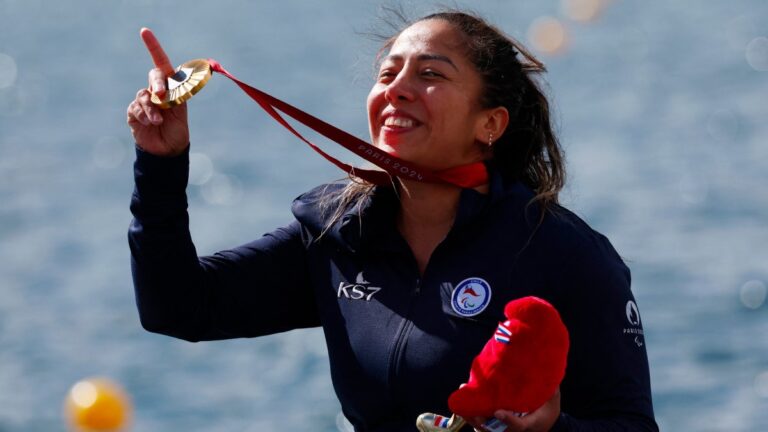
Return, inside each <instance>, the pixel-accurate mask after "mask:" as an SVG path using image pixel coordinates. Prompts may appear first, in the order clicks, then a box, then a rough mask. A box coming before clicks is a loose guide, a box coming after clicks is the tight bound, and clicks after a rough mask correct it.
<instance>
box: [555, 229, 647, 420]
mask: <svg viewBox="0 0 768 432" xmlns="http://www.w3.org/2000/svg"><path fill="white" fill-rule="evenodd" d="M591 240H592V241H590V242H588V243H589V244H588V245H586V246H584V245H582V247H579V248H578V250H577V251H575V253H574V254H573V255H572V256H571V258H570V259H569V261H570V262H568V263H566V264H565V268H564V272H563V273H562V275H563V280H561V281H559V282H558V285H560V287H561V288H560V289H562V290H564V293H563V294H564V295H563V296H562V297H561V298H562V299H563V304H561V305H558V309H559V310H560V312H561V315H562V318H563V321H564V323H565V325H566V327H567V328H568V332H569V334H570V341H571V343H570V351H569V354H568V366H567V369H566V375H565V379H564V380H563V382H562V384H561V396H562V397H561V409H562V414H561V415H560V417H559V419H558V420H557V422H556V423H555V426H554V427H553V428H552V430H553V431H558V432H560V431H584V432H586V431H658V426H657V425H656V422H655V420H654V415H653V405H652V402H651V385H650V373H649V368H648V356H647V354H646V347H645V338H644V335H643V328H642V323H641V321H640V314H639V311H638V308H637V304H636V303H635V299H634V297H633V295H632V292H631V290H630V273H629V269H628V268H627V267H626V265H625V264H624V262H623V261H622V260H621V258H620V257H619V256H618V254H617V253H616V252H615V250H614V249H613V247H612V246H611V245H610V243H609V242H608V240H607V239H606V238H605V237H603V236H602V235H600V234H598V233H595V237H594V238H592V239H591Z"/></svg>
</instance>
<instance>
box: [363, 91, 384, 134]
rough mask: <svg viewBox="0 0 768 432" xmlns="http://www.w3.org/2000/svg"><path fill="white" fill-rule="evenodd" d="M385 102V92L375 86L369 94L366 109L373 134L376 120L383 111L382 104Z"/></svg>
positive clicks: (369, 126)
mask: <svg viewBox="0 0 768 432" xmlns="http://www.w3.org/2000/svg"><path fill="white" fill-rule="evenodd" d="M383 101H384V92H382V91H380V90H379V89H377V88H376V86H374V87H373V88H372V89H371V92H370V93H368V99H367V100H366V107H367V109H368V129H370V131H371V132H373V130H374V126H375V123H376V122H375V119H376V117H377V116H378V114H379V112H380V111H381V104H382V102H383Z"/></svg>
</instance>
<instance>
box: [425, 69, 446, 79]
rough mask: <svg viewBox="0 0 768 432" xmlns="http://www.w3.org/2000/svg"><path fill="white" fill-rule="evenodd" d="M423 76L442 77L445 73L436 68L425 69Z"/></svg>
mask: <svg viewBox="0 0 768 432" xmlns="http://www.w3.org/2000/svg"><path fill="white" fill-rule="evenodd" d="M421 76H424V77H427V78H442V77H443V74H441V73H440V72H437V71H436V70H434V69H425V70H424V71H423V72H422V73H421Z"/></svg>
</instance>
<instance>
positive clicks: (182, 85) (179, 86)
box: [151, 59, 211, 108]
mask: <svg viewBox="0 0 768 432" xmlns="http://www.w3.org/2000/svg"><path fill="white" fill-rule="evenodd" d="M209 79H211V65H209V64H208V60H205V59H197V60H190V61H188V62H186V63H184V64H183V65H181V66H179V67H178V68H176V73H175V74H173V75H172V76H169V77H168V90H167V91H166V92H165V98H164V99H162V100H161V99H160V98H159V97H157V96H156V95H155V94H154V93H153V94H152V98H151V99H152V103H154V104H155V105H160V108H170V107H172V106H176V105H179V104H182V103H184V102H186V101H187V100H188V99H189V98H191V97H192V96H194V95H195V94H196V93H197V92H199V91H200V89H202V88H203V87H204V86H205V84H206V83H207V82H208V80H209Z"/></svg>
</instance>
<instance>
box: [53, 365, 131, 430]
mask: <svg viewBox="0 0 768 432" xmlns="http://www.w3.org/2000/svg"><path fill="white" fill-rule="evenodd" d="M64 411H65V416H66V418H67V421H68V422H69V426H70V428H71V429H72V430H74V431H77V432H96V431H99V432H113V431H123V430H125V428H126V427H127V425H128V423H129V420H130V417H131V411H132V409H131V402H130V400H129V398H128V395H127V394H126V393H125V391H124V390H123V389H122V388H121V387H120V386H119V385H118V384H116V383H114V382H112V381H110V380H109V379H106V378H87V379H84V380H82V381H79V382H77V383H76V384H75V385H73V386H72V388H71V389H70V390H69V393H67V398H66V401H65V403H64Z"/></svg>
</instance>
